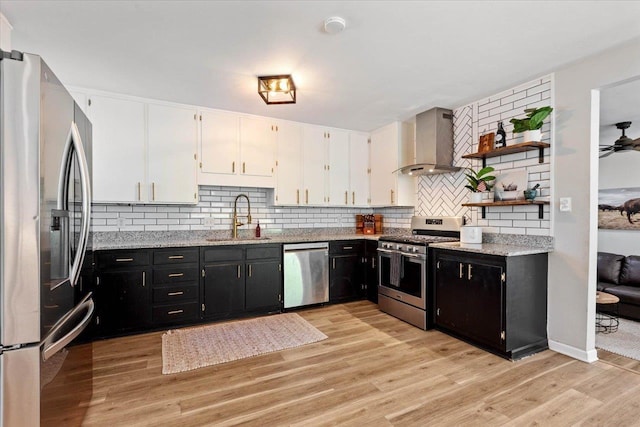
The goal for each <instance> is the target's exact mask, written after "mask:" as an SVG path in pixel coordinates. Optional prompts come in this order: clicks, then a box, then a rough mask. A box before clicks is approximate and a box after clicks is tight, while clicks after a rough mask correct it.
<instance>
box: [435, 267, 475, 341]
mask: <svg viewBox="0 0 640 427" xmlns="http://www.w3.org/2000/svg"><path fill="white" fill-rule="evenodd" d="M436 266H437V267H436V283H435V302H436V317H435V322H436V324H437V325H440V326H444V327H445V328H448V329H451V330H453V331H456V332H460V333H464V332H465V331H466V328H467V326H468V316H467V301H468V299H467V298H466V295H467V288H468V286H467V284H466V281H465V279H463V278H464V275H465V271H466V270H465V269H466V266H465V264H464V262H462V260H459V259H456V258H449V257H437V258H436Z"/></svg>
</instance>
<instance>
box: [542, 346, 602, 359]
mask: <svg viewBox="0 0 640 427" xmlns="http://www.w3.org/2000/svg"><path fill="white" fill-rule="evenodd" d="M549 350H553V351H555V352H557V353H562V354H564V355H566V356H569V357H573V358H574V359H578V360H580V361H582V362H587V363H593V362H596V361H597V360H598V352H597V351H596V349H595V348H594V349H593V350H588V351H585V350H582V349H579V348H576V347H572V346H570V345H567V344H563V343H561V342H557V341H553V340H549Z"/></svg>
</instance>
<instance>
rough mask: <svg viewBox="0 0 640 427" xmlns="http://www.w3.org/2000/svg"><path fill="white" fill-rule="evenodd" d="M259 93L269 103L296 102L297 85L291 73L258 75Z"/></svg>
mask: <svg viewBox="0 0 640 427" xmlns="http://www.w3.org/2000/svg"><path fill="white" fill-rule="evenodd" d="M258 93H259V94H260V96H261V97H262V99H263V100H264V102H266V103H267V105H270V104H295V103H296V85H295V84H294V83H293V78H292V77H291V75H290V74H283V75H280V76H258Z"/></svg>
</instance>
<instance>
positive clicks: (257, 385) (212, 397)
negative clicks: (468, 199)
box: [69, 301, 640, 427]
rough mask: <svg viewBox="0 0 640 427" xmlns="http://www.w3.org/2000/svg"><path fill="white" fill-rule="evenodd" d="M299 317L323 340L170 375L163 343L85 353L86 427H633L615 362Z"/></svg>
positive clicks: (637, 418)
mask: <svg viewBox="0 0 640 427" xmlns="http://www.w3.org/2000/svg"><path fill="white" fill-rule="evenodd" d="M298 313H299V314H300V315H301V316H302V317H304V318H305V319H306V320H308V321H309V322H310V323H312V324H313V325H314V326H316V327H317V328H318V329H320V330H321V331H322V332H324V333H325V334H326V335H327V336H328V337H329V338H328V339H327V340H324V341H321V342H318V343H314V344H309V345H306V346H303V347H299V348H295V349H290V350H285V351H281V352H276V353H271V354H266V355H262V356H257V357H253V358H249V359H244V360H239V361H235V362H230V363H226V364H222V365H217V366H213V367H209V368H202V369H198V370H195V371H191V372H185V373H180V374H175V375H162V373H161V369H162V354H161V336H162V333H150V334H145V335H138V336H132V337H126V338H117V339H111V340H105V341H98V342H94V343H92V344H87V345H91V346H92V347H93V355H94V366H93V381H94V386H93V389H94V395H93V400H92V401H91V403H90V404H89V407H88V408H87V413H86V416H85V420H84V424H83V425H86V426H110V427H114V426H180V427H186V426H214V425H215V426H227V425H249V426H253V425H255V426H282V425H295V426H325V425H327V426H328V425H352V426H391V425H393V426H425V425H479V426H492V425H518V426H520V425H553V426H556V425H562V426H564V425H574V424H578V425H601V426H602V425H615V426H624V425H627V426H630V425H640V374H639V373H638V372H633V370H632V369H626V368H619V367H617V366H614V365H613V364H612V363H613V361H612V360H609V361H607V362H603V361H599V362H596V363H593V364H587V363H583V362H579V361H577V360H574V359H571V358H569V357H566V356H563V355H560V354H558V353H555V352H552V351H545V352H542V353H538V354H537V355H534V356H531V357H528V358H525V359H523V360H521V361H518V362H509V361H507V360H504V359H501V358H499V357H497V356H494V355H492V354H490V353H487V352H485V351H482V350H479V349H477V348H475V347H473V346H471V345H469V344H466V343H464V342H462V341H459V340H457V339H454V338H451V337H449V336H447V335H445V334H443V333H440V332H437V331H427V332H425V331H421V330H419V329H417V328H414V327H412V326H410V325H408V324H406V323H404V322H401V321H399V320H397V319H395V318H393V317H391V316H388V315H386V314H384V313H381V312H380V311H379V310H378V309H377V306H376V305H374V304H371V303H369V302H366V301H362V302H354V303H349V304H340V305H335V306H328V307H323V308H316V309H310V310H304V311H299V312H298ZM614 356H615V355H614ZM611 357H612V356H611ZM627 360H628V359H627ZM636 367H637V366H636ZM72 380H73V378H69V381H72Z"/></svg>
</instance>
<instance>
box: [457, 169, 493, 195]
mask: <svg viewBox="0 0 640 427" xmlns="http://www.w3.org/2000/svg"><path fill="white" fill-rule="evenodd" d="M494 170H495V169H494V168H493V166H487V167H484V168H482V169H480V170H479V171H474V170H473V169H468V170H467V172H465V173H464V174H465V176H466V177H467V182H468V184H467V185H465V186H464V187H465V188H468V189H469V190H471V195H470V196H469V201H470V202H471V203H479V202H481V201H482V193H483V192H485V191H489V190H491V187H492V185H491V184H490V181H493V180H495V179H496V177H495V176H493V175H491V172H493V171H494Z"/></svg>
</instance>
